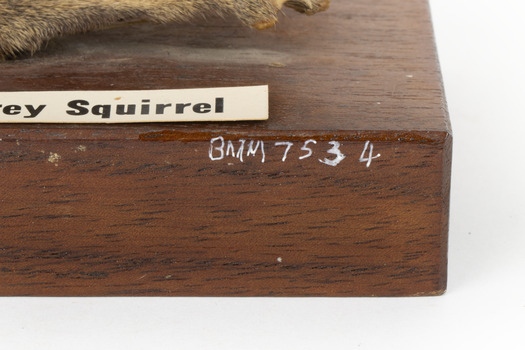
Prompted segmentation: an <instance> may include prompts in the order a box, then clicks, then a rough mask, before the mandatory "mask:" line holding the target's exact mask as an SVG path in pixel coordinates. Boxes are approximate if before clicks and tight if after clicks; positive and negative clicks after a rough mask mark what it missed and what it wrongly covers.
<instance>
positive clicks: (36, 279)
mask: <svg viewBox="0 0 525 350" xmlns="http://www.w3.org/2000/svg"><path fill="white" fill-rule="evenodd" d="M317 21H318V22H317ZM221 23H223V22H221ZM0 65H1V69H2V74H1V75H0V89H1V90H3V91H49V90H50V91H57V90H58V91H64V90H143V89H146V90H149V89H181V88H184V89H190V88H210V87H232V86H253V85H269V96H270V100H269V102H270V103H269V114H270V118H269V120H267V121H255V122H250V121H245V122H230V123H225V122H221V123H181V124H168V123H160V124H152V123H146V124H140V125H128V124H122V125H91V124H84V125H80V124H71V125H67V126H66V125H60V124H48V125H43V124H26V125H23V126H22V125H20V124H2V125H0V157H1V159H0V199H1V205H2V208H1V212H0V220H1V221H0V230H1V233H2V234H1V235H0V294H1V295H86V296H88V295H96V296H99V295H100V296H101V295H162V296H169V295H173V296H409V295H436V294H440V293H442V292H443V291H444V290H445V287H446V265H447V260H446V256H447V230H448V193H449V179H450V155H451V137H450V130H449V122H448V118H447V115H446V111H445V108H444V102H443V91H442V89H441V81H440V75H439V69H438V67H437V66H436V59H435V51H434V46H433V42H432V31H431V27H430V22H429V16H428V7H427V4H426V2H425V1H422V0H421V1H420V0H409V1H403V2H402V1H399V0H382V1H377V2H374V4H371V3H369V2H368V1H365V0H356V1H348V2H346V1H342V0H339V1H337V0H334V1H333V5H332V8H331V9H330V10H329V11H328V12H326V13H323V14H320V15H318V16H314V17H311V18H302V17H301V18H300V19H298V17H290V18H283V19H282V21H281V22H280V24H279V26H278V27H277V29H274V30H273V31H270V32H263V33H257V32H254V31H250V30H246V29H245V28H242V27H239V26H237V25H232V24H229V25H224V23H223V24H222V25H216V26H215V25H214V24H207V25H205V26H204V27H200V26H182V25H175V26H168V27H154V26H138V27H132V28H117V29H114V30H111V31H109V32H107V33H104V32H98V33H90V34H88V35H86V36H84V37H82V38H64V39H62V40H58V41H56V42H53V43H50V45H49V48H48V50H47V51H43V52H41V53H39V54H37V55H36V56H35V57H33V58H26V59H23V60H19V61H8V62H3V63H0ZM0 104H2V103H1V101H0ZM4 107H5V106H4ZM10 108H11V107H10ZM10 111H12V108H11V109H8V112H10Z"/></svg>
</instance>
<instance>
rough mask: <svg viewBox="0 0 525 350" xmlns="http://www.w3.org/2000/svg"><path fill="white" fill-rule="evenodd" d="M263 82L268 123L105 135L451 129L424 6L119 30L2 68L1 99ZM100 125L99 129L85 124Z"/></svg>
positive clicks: (362, 0)
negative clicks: (265, 26)
mask: <svg viewBox="0 0 525 350" xmlns="http://www.w3.org/2000/svg"><path fill="white" fill-rule="evenodd" d="M266 84H267V85H269V88H270V119H269V120H268V121H264V122H248V123H246V122H242V123H231V122H227V123H185V124H182V125H181V124H169V126H168V125H166V124H164V125H158V124H156V125H153V124H147V125H138V126H137V125H134V126H129V125H124V126H112V128H114V130H113V131H116V129H117V128H128V129H129V128H131V130H136V131H138V130H140V131H144V130H153V129H154V130H159V129H162V128H183V129H185V130H190V129H191V130H196V129H199V130H208V131H217V130H226V129H228V130H237V131H239V132H242V131H245V130H247V132H248V131H249V132H260V133H265V132H272V131H290V134H292V133H293V132H300V131H315V130H324V131H328V132H331V133H336V132H338V131H354V132H357V133H359V132H361V131H371V132H389V131H400V132H404V131H407V132H415V133H418V132H438V134H442V133H443V132H444V133H448V132H449V131H450V126H449V121H448V116H447V112H446V107H445V102H444V93H443V89H442V83H441V74H440V71H439V66H438V63H437V59H436V51H435V46H434V38H433V32H432V25H431V22H430V16H429V8H428V4H427V2H426V0H378V1H374V2H370V1H368V0H352V1H347V0H333V2H332V6H331V8H330V9H329V10H328V11H327V12H324V13H321V14H318V15H315V16H312V17H306V16H301V15H298V14H296V13H293V12H292V11H285V13H284V14H283V15H282V16H281V18H280V22H279V23H278V24H277V26H276V27H275V28H273V29H270V30H266V31H256V30H252V29H250V28H245V27H243V26H241V25H240V24H238V23H237V22H235V21H232V20H223V19H216V20H211V21H209V22H206V23H200V24H170V25H153V24H137V25H133V26H121V27H117V28H113V29H109V30H104V31H98V32H91V33H88V34H84V35H77V36H70V37H65V38H61V39H59V40H55V41H52V42H51V43H49V45H48V46H47V48H45V49H44V50H43V51H41V52H39V53H37V54H36V55H34V56H33V57H26V58H23V59H19V60H13V61H6V62H1V63H0V90H2V91H46V90H50V91H53V90H127V89H131V90H141V89H177V88H202V87H226V86H246V85H266ZM0 104H1V102H0ZM45 127H46V128H48V129H49V128H50V129H56V128H62V129H64V130H65V129H68V128H77V127H78V126H70V125H69V126H66V125H46V126H45ZM101 127H103V128H108V127H107V126H104V125H102V126H100V125H98V126H93V125H91V126H82V128H97V129H98V128H101ZM0 128H3V129H16V128H22V126H19V125H13V124H4V125H1V126H0ZM23 128H25V129H32V128H42V125H38V124H35V125H24V126H23Z"/></svg>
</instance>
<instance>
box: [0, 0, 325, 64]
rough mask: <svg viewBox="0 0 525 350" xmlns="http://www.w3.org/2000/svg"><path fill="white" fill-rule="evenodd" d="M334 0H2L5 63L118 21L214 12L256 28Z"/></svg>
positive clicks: (0, 55)
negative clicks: (287, 11)
mask: <svg viewBox="0 0 525 350" xmlns="http://www.w3.org/2000/svg"><path fill="white" fill-rule="evenodd" d="M329 3H330V0H0V60H1V59H5V58H7V57H15V56H16V55H17V54H21V53H24V52H29V53H34V52H35V51H37V50H38V49H39V48H40V47H41V46H42V45H43V44H44V43H45V42H47V41H48V40H50V39H52V38H54V37H56V36H60V35H65V34H75V33H81V32H85V31H88V30H94V29H101V28H104V27H108V26H111V25H113V24H116V23H118V22H123V21H124V22H126V21H135V20H146V21H151V22H156V23H166V22H172V21H178V22H182V21H189V20H191V19H192V18H195V17H198V16H201V17H205V16H207V15H211V14H219V15H225V14H234V15H236V16H237V17H238V18H239V20H240V21H241V22H242V23H244V24H246V25H248V26H251V27H254V28H257V29H265V28H269V27H272V26H273V25H274V24H275V23H276V22H277V14H278V12H279V10H280V9H281V8H282V6H283V5H284V6H287V7H291V8H293V9H295V10H297V11H299V12H302V13H305V14H307V15H312V14H314V13H316V12H319V11H323V10H326V9H327V8H328V5H329Z"/></svg>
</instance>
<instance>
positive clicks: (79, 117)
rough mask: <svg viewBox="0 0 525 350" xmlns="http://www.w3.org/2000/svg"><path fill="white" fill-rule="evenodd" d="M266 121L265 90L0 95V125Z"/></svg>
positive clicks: (246, 88) (21, 93)
mask: <svg viewBox="0 0 525 350" xmlns="http://www.w3.org/2000/svg"><path fill="white" fill-rule="evenodd" d="M266 119H268V86H267V85H263V86H248V87H228V88H207V89H181V90H128V91H31V92H25V91H24V92H0V123H150V122H197V121H236V120H266Z"/></svg>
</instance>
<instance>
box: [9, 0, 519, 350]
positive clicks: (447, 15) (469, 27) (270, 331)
mask: <svg viewBox="0 0 525 350" xmlns="http://www.w3.org/2000/svg"><path fill="white" fill-rule="evenodd" d="M334 1H351V0H334ZM431 5H432V11H433V17H434V24H435V30H436V37H437V45H438V51H439V54H440V60H441V64H442V69H443V75H444V82H445V88H446V92H447V97H448V103H449V110H450V114H451V118H452V122H453V128H454V165H453V175H452V179H453V183H452V201H451V218H450V219H451V226H450V261H449V266H450V268H449V288H448V292H447V294H446V295H444V296H442V297H433V298H403V299H368V298H365V299H357V298H346V299H188V298H135V299H133V298H113V299H107V298H98V299H97V298H94V299H79V298H69V299H50V298H0V349H97V348H102V349H155V348H157V349H158V348H163V349H375V350H377V349H418V350H420V349H483V348H487V349H505V350H508V349H525V332H524V331H525V232H524V231H525V204H524V201H525V185H524V184H525V179H524V163H525V162H524V158H525V157H524V155H523V154H524V153H525V141H524V137H523V134H524V133H525V68H524V67H525V5H524V2H523V0H492V1H489V0H431ZM522 152H524V153H522Z"/></svg>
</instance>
